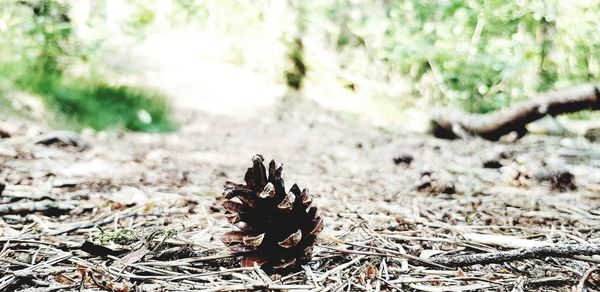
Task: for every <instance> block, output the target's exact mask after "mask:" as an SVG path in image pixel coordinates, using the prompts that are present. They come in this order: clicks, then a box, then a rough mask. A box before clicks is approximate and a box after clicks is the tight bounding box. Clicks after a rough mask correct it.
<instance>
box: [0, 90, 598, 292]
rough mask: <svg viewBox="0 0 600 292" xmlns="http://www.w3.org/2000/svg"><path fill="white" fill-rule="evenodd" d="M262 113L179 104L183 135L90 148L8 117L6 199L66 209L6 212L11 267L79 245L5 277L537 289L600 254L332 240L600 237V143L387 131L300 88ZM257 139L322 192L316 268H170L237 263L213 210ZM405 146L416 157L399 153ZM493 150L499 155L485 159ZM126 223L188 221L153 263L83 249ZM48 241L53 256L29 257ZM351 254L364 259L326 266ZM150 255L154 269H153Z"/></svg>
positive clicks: (574, 277) (289, 174)
mask: <svg viewBox="0 0 600 292" xmlns="http://www.w3.org/2000/svg"><path fill="white" fill-rule="evenodd" d="M252 112H253V113H254V114H249V115H215V114H206V113H203V112H201V111H198V110H196V109H192V110H182V109H180V110H178V112H177V117H178V119H179V120H181V121H182V122H183V123H184V124H183V125H182V127H181V130H180V131H179V132H177V133H173V134H168V135H157V134H144V133H100V134H94V135H83V137H82V139H83V140H84V141H86V142H87V143H88V144H89V145H90V146H91V147H90V148H89V149H86V150H84V151H79V149H77V148H75V147H56V146H52V145H51V146H44V145H36V144H34V142H35V141H36V139H38V137H39V135H38V133H39V132H40V130H36V128H35V127H34V126H32V125H30V124H23V123H20V122H17V121H4V122H3V123H2V124H1V126H2V128H3V129H5V130H7V131H8V132H9V133H11V135H12V137H11V138H7V139H2V140H1V141H2V142H1V143H0V162H1V164H2V168H1V169H0V181H4V182H6V184H7V189H6V191H5V193H4V195H3V196H2V203H3V205H2V206H8V205H11V206H17V204H20V203H24V202H28V201H35V202H45V204H47V203H52V204H54V205H52V206H54V207H53V208H54V209H51V208H50V209H48V208H47V209H46V210H42V211H41V212H31V211H27V210H23V211H22V212H21V215H20V216H16V215H14V214H10V212H9V213H3V214H1V216H2V221H0V233H1V234H0V241H2V242H3V243H4V247H5V248H4V250H3V251H2V255H3V257H4V258H7V259H10V261H8V262H3V263H2V264H1V265H2V268H3V269H4V270H9V271H16V270H19V269H22V268H23V267H22V266H21V267H20V266H19V264H16V263H18V262H20V261H22V260H23V259H24V258H25V257H27V261H29V263H31V262H33V263H38V262H39V263H43V262H44V261H48V260H51V259H52V258H53V257H55V256H60V255H61V254H64V253H65V251H69V252H70V253H71V254H74V255H75V256H76V258H70V259H64V260H61V261H58V262H57V263H53V264H49V265H50V266H51V267H52V268H51V269H50V270H49V272H46V273H44V272H43V271H41V270H35V272H33V273H31V274H28V275H33V276H18V277H16V278H14V279H13V280H10V279H8V280H7V278H2V279H0V286H1V287H9V288H10V287H12V288H25V287H42V286H40V285H42V284H40V283H46V284H50V285H59V286H60V285H63V286H64V287H71V288H72V287H75V286H77V285H79V283H81V273H80V272H79V271H80V270H81V267H84V268H83V269H84V270H86V271H87V272H86V273H90V274H93V275H95V277H96V278H99V279H101V280H102V281H107V282H106V283H109V282H110V285H112V286H111V287H113V288H115V289H117V288H123V287H129V288H130V289H131V288H133V287H134V286H136V287H138V288H139V289H146V290H153V289H156V288H157V287H168V288H171V289H208V288H214V289H217V288H221V289H225V288H227V287H230V288H235V287H237V288H240V287H267V286H268V285H275V286H268V287H283V288H286V287H287V288H293V287H296V286H290V285H299V286H297V287H296V288H301V289H305V288H310V287H313V288H315V287H330V288H336V287H337V288H340V287H342V288H343V287H354V288H356V289H367V287H369V288H368V289H374V288H375V286H377V285H379V287H382V289H384V288H385V289H394V288H396V289H398V288H399V287H402V289H413V290H424V289H428V287H429V288H431V289H433V288H439V287H441V286H452V287H454V288H455V289H462V288H461V287H463V286H464V287H465V289H467V288H469V285H474V286H473V287H475V288H480V289H484V290H494V291H495V290H507V289H508V290H510V289H512V288H513V287H518V285H522V286H523V287H525V288H524V289H525V290H536V289H541V290H544V291H549V290H553V289H555V290H561V291H570V289H571V287H573V286H574V285H576V284H577V283H578V281H579V280H580V278H581V277H582V275H583V274H584V272H585V271H586V270H588V269H589V268H590V267H592V266H593V265H592V264H590V263H589V262H588V261H581V260H571V259H532V260H525V261H517V262H513V263H503V264H492V265H487V266H474V267H467V268H463V269H462V270H456V269H450V270H449V271H450V272H451V273H448V272H449V271H445V272H444V271H437V270H436V269H431V268H427V267H423V266H421V265H419V264H418V263H414V262H407V261H406V260H404V259H402V258H401V257H393V256H392V257H390V256H388V257H385V256H384V257H382V256H375V255H372V256H366V257H362V256H359V255H354V254H352V252H350V254H347V253H346V254H345V253H340V252H339V251H337V252H336V251H332V250H330V249H329V248H331V247H335V248H341V249H346V250H348V249H350V250H364V251H368V250H369V249H360V248H355V247H354V248H353V247H351V246H349V245H347V244H348V243H360V244H363V245H369V246H373V247H378V248H385V249H392V250H395V251H396V252H403V253H404V252H406V253H409V254H412V255H415V256H421V257H425V256H427V255H431V254H435V253H439V252H440V251H443V252H444V253H445V254H454V253H461V252H467V253H473V252H481V251H482V250H487V251H490V250H492V251H493V250H497V249H502V248H501V247H498V246H497V245H494V244H492V243H486V244H483V243H481V242H477V237H475V238H473V237H468V236H469V234H472V233H486V234H496V235H506V236H508V235H510V236H518V237H520V238H522V239H527V240H530V241H535V242H551V243H574V242H584V243H596V242H597V240H598V236H599V228H598V226H600V225H599V223H600V212H598V210H599V207H600V197H599V195H598V194H599V193H600V189H599V186H600V148H599V147H598V144H590V143H589V142H587V141H585V140H581V139H571V138H569V139H559V138H551V137H534V136H531V137H527V138H526V139H524V140H522V141H520V142H518V143H516V144H499V143H496V144H494V143H490V142H487V141H482V140H477V139H476V140H469V141H442V140H436V139H432V138H430V137H428V136H414V135H407V134H402V133H391V132H386V131H384V130H381V129H378V128H375V127H372V126H370V125H367V124H363V123H361V122H360V121H352V120H347V119H344V118H341V117H340V116H338V115H336V114H335V113H331V112H328V111H325V110H322V109H319V107H317V106H316V105H314V104H313V103H311V102H308V101H306V100H303V99H301V98H291V97H289V98H285V99H284V100H282V101H281V102H275V103H274V104H273V105H272V106H266V107H256V108H252ZM41 132H46V130H43V129H42V130H41ZM255 153H262V154H263V155H264V156H265V158H267V159H270V158H275V159H277V160H278V161H281V162H283V163H284V167H285V174H286V182H288V186H289V185H291V183H293V182H297V183H298V184H299V185H300V186H301V187H308V188H310V189H311V190H312V191H313V192H314V193H316V194H317V196H316V205H317V206H318V207H319V208H320V212H321V214H323V215H324V217H325V230H324V232H323V236H322V238H321V243H320V244H321V246H320V247H318V248H317V249H316V250H315V256H314V260H313V261H312V262H311V264H310V267H311V273H312V274H313V275H315V277H317V280H314V279H312V280H311V278H310V274H306V273H299V274H296V275H295V276H293V277H288V278H284V279H283V280H280V281H275V282H271V283H270V284H269V283H268V282H265V279H264V277H262V276H260V274H256V272H253V271H246V270H240V271H238V272H235V271H236V270H232V271H228V270H225V271H223V272H222V274H216V275H212V274H211V275H205V276H198V277H197V278H194V279H188V280H184V281H181V280H176V278H172V279H171V278H169V277H171V276H172V277H176V276H181V275H184V274H189V273H192V274H194V273H196V274H197V273H200V274H202V273H205V272H208V271H214V270H215V269H218V267H219V266H221V267H228V268H233V267H235V262H223V261H222V260H221V261H219V260H217V261H207V260H205V259H204V257H205V256H207V255H208V256H213V255H215V254H217V255H219V254H223V252H224V249H223V246H222V244H221V243H220V241H219V236H220V234H222V233H223V232H224V231H226V230H228V229H230V228H231V227H230V226H229V225H228V224H227V223H226V222H225V220H224V219H223V217H222V215H220V214H219V213H213V211H212V210H213V209H214V202H215V197H216V196H218V195H220V192H221V185H222V183H223V182H225V181H227V180H233V181H238V182H239V181H241V180H242V178H243V173H244V170H245V168H246V167H248V166H249V165H250V157H251V156H252V155H253V154H255ZM401 155H405V156H407V157H408V156H410V157H412V158H413V159H412V161H411V162H410V163H402V162H399V163H398V164H396V163H394V158H395V157H399V156H401ZM405 160H406V159H405ZM488 160H493V162H496V164H497V165H496V167H499V168H484V167H483V163H484V162H485V161H488ZM561 170H568V171H569V172H570V173H572V174H573V175H574V178H575V184H576V186H577V189H576V190H568V189H567V190H565V191H560V190H557V189H553V188H552V187H551V182H550V180H549V177H550V176H549V175H550V174H552V173H553V172H555V171H561ZM42 205H43V204H42ZM29 207H31V206H29ZM46 207H47V205H46ZM61 208H63V209H64V210H62V209H61ZM42 209H43V208H42ZM94 225H99V226H101V227H100V228H101V229H99V228H97V227H94ZM100 230H102V231H100ZM123 230H133V232H134V233H135V235H136V236H137V237H138V238H145V239H146V240H149V242H152V240H156V241H160V237H159V238H154V239H148V238H149V235H150V234H155V233H156V232H157V231H160V232H163V233H164V231H165V230H175V235H173V236H172V237H170V238H168V240H167V241H166V242H167V245H166V247H168V248H170V249H171V253H170V254H169V253H167V255H165V254H164V253H160V252H152V253H148V254H147V255H145V257H144V258H141V259H138V260H137V261H135V262H140V263H143V265H141V266H140V265H136V264H135V263H132V265H133V266H132V267H130V268H128V269H126V270H124V271H123V272H120V270H118V269H114V266H111V265H114V263H113V262H114V261H113V260H112V259H110V258H107V257H103V256H99V255H95V256H90V255H89V254H88V253H85V252H82V251H80V250H79V246H80V245H81V243H82V242H83V241H84V240H94V241H96V242H99V241H101V240H102V238H105V239H106V237H107V236H108V235H107V234H109V233H110V232H112V231H119V232H123ZM160 232H159V234H163V233H160ZM119 234H122V233H119ZM11 238H12V239H13V240H12V241H11ZM333 238H337V240H333ZM16 239H19V240H28V241H31V242H37V243H31V242H30V243H23V242H21V243H19V241H18V240H16ZM102 242H103V244H105V245H106V246H108V247H110V248H113V249H117V250H119V249H125V250H128V249H137V248H139V247H140V246H139V243H126V244H124V245H117V244H115V243H114V238H113V241H112V242H111V241H110V240H108V241H106V242H105V241H102ZM40 246H42V247H43V248H42V249H41V252H42V255H38V256H37V257H36V258H35V259H34V258H32V256H33V255H34V253H35V251H36V250H37V249H38V248H39V247H40ZM166 247H165V248H166ZM168 248H167V250H168ZM190 248H191V249H190ZM161 250H162V249H161ZM161 255H162V256H161ZM190 259H196V260H198V261H200V262H198V263H197V264H193V265H191V266H190V269H181V268H178V269H174V268H167V269H165V268H164V267H162V266H161V265H159V264H158V263H159V262H161V261H165V260H177V261H184V262H185V261H186V260H190ZM596 260H597V259H596ZM346 262H351V264H349V265H346V266H343V267H344V269H340V270H339V271H338V272H336V273H334V274H332V275H331V276H330V277H324V278H320V277H321V276H323V275H325V274H324V273H326V272H327V271H329V270H331V269H333V268H335V267H338V266H339V265H340V264H342V263H346ZM370 266H373V267H376V268H378V269H379V270H380V271H381V269H383V266H385V271H386V274H385V275H382V276H381V277H382V279H383V280H379V281H378V280H374V278H368V277H367V276H365V269H367V268H368V267H370ZM27 267H30V266H27ZM77 267H80V268H77ZM111 267H113V268H111ZM143 267H147V268H152V269H154V272H149V271H147V270H146V271H145V272H144V268H143ZM192 268H193V269H192ZM78 269H79V270H78ZM123 273H125V274H123ZM232 273H233V275H234V277H233V278H232V277H231V275H232ZM236 273H242V274H243V275H241V276H239V275H238V274H236ZM17 275H19V274H18V273H17ZM142 275H159V276H161V277H162V278H161V277H157V278H156V279H153V278H152V277H148V279H146V278H143V277H142ZM169 275H171V276H169ZM236 275H237V276H236ZM344 275H346V276H344ZM457 275H458V276H457ZM32 277H33V278H32ZM140 277H141V278H140ZM457 277H458V278H460V277H466V278H469V279H471V280H468V281H466V280H457ZM11 279H12V278H11ZM136 279H138V280H136ZM140 279H143V280H140ZM336 279H337V280H336ZM477 279H484V280H477ZM491 279H494V280H493V281H492V282H491V283H490V282H489V280H491ZM520 279H521V280H520ZM523 279H524V280H523ZM9 280H10V281H9ZM33 280H36V281H37V282H36V281H33ZM39 281H41V282H39ZM315 281H316V282H315ZM432 281H435V282H432ZM519 281H521V282H519ZM523 281H524V282H523ZM519 283H522V284H519ZM5 284H6V286H4V285H5ZM105 285H108V284H105ZM240 285H242V286H240ZM243 285H246V286H243ZM248 285H250V286H248ZM252 285H254V286H252ZM256 285H258V286H256ZM261 285H262V286H261ZM264 285H267V286H264ZM276 285H280V286H276ZM348 285H350V286H348ZM100 286H101V285H99V284H97V283H94V282H93V281H91V280H90V279H89V278H88V280H85V281H84V287H87V288H89V289H92V290H95V289H100V288H99V287H100ZM361 287H362V288H361ZM69 289H70V288H69Z"/></svg>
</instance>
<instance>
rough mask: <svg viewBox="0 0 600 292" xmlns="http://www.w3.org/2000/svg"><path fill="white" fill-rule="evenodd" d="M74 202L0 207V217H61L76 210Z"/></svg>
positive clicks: (19, 204) (23, 203) (17, 204)
mask: <svg viewBox="0 0 600 292" xmlns="http://www.w3.org/2000/svg"><path fill="white" fill-rule="evenodd" d="M75 207H76V205H75V203H73V202H66V201H53V200H42V201H39V202H22V203H21V202H18V203H12V204H3V205H0V215H7V214H19V215H25V214H31V213H38V212H40V213H44V214H46V215H51V216H52V215H61V214H64V213H67V212H69V211H71V210H73V209H75Z"/></svg>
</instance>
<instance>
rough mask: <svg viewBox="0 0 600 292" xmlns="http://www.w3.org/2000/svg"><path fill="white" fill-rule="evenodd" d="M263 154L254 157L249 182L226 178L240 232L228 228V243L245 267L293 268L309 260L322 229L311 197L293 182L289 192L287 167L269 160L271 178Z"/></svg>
mask: <svg viewBox="0 0 600 292" xmlns="http://www.w3.org/2000/svg"><path fill="white" fill-rule="evenodd" d="M263 161H264V159H263V157H262V156H261V155H259V154H257V155H255V156H254V157H253V158H252V163H253V166H252V167H251V168H248V171H246V175H245V177H244V180H245V181H246V184H236V183H233V182H226V183H225V185H224V188H225V191H224V195H225V198H226V199H227V200H226V201H225V202H223V208H224V209H225V210H227V211H226V214H225V215H226V217H227V219H228V220H229V222H231V223H232V224H235V225H236V226H237V227H239V231H231V232H227V233H226V234H225V235H224V236H223V239H222V240H223V242H224V243H225V244H226V245H227V246H228V247H229V249H230V250H231V251H233V252H234V253H235V254H238V255H241V256H242V261H241V265H242V266H244V267H248V266H250V267H251V266H254V264H257V265H259V266H261V267H262V268H263V269H264V270H266V271H281V270H293V269H295V268H298V267H300V265H302V264H306V263H307V262H308V261H309V260H310V257H311V256H312V247H313V245H314V243H315V241H316V238H317V235H318V233H319V232H321V230H322V229H323V219H322V218H321V217H319V216H317V215H316V214H317V208H316V207H310V208H309V206H310V205H311V202H312V196H311V195H310V194H309V193H308V190H307V189H304V190H302V191H300V188H299V187H298V186H297V185H296V184H294V185H293V186H292V188H291V189H290V191H289V192H287V193H286V191H285V187H284V184H283V177H282V174H281V172H282V170H283V166H282V165H279V166H277V165H276V164H275V161H274V160H271V162H270V163H269V173H268V176H267V173H266V170H265V166H264V165H263Z"/></svg>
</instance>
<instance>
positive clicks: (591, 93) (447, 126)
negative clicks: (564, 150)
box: [432, 84, 600, 141]
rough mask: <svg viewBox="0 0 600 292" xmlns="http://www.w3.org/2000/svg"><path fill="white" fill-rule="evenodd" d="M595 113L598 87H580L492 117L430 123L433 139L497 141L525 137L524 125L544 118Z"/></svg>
mask: <svg viewBox="0 0 600 292" xmlns="http://www.w3.org/2000/svg"><path fill="white" fill-rule="evenodd" d="M598 109H600V90H599V88H598V86H596V85H593V84H584V85H579V86H575V87H571V88H567V89H562V90H557V91H553V92H548V93H545V94H542V95H540V96H537V97H534V98H532V99H530V100H528V101H525V102H522V103H518V104H515V105H514V106H513V107H510V108H508V109H506V110H504V111H498V112H495V113H492V114H484V115H482V114H466V113H463V112H457V111H455V112H442V113H439V114H436V115H434V117H433V121H432V122H433V135H434V136H436V137H438V138H444V139H456V138H460V137H463V136H465V135H476V136H480V137H482V138H485V139H488V140H492V141H497V140H499V139H500V137H502V136H504V135H507V134H510V133H512V132H515V133H516V134H517V138H520V137H522V136H524V135H525V134H527V129H526V125H527V124H529V123H531V122H533V121H535V120H538V119H541V118H543V117H544V116H546V115H551V116H556V115H559V114H565V113H573V112H578V111H582V110H598Z"/></svg>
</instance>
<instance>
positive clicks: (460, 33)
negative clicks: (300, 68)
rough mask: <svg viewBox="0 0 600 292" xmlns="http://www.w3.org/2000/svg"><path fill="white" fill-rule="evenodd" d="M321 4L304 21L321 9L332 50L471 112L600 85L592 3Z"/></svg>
mask: <svg viewBox="0 0 600 292" xmlns="http://www.w3.org/2000/svg"><path fill="white" fill-rule="evenodd" d="M326 2H327V3H326V4H323V5H325V6H326V7H325V9H321V10H319V9H313V10H311V11H313V15H312V16H313V17H314V18H319V15H318V14H320V13H322V12H320V11H325V13H324V14H325V16H326V17H327V19H328V20H329V21H330V22H331V23H333V24H334V26H333V27H335V28H336V29H335V30H332V29H329V31H328V32H327V33H328V35H329V38H330V39H333V40H335V45H336V47H337V50H338V51H339V52H344V51H353V50H354V51H356V50H365V51H366V52H367V54H368V56H369V58H371V59H372V61H371V62H372V63H378V62H380V63H384V64H386V66H387V68H388V70H389V72H390V73H389V74H393V73H394V72H401V73H402V75H404V76H406V77H408V78H410V79H411V80H412V85H413V90H414V93H415V95H420V96H425V97H431V98H432V99H433V100H435V101H438V102H442V103H446V102H451V103H454V104H457V105H460V106H462V107H463V108H464V109H466V110H468V111H471V112H489V111H493V110H497V109H499V108H501V107H503V106H506V105H509V104H510V103H511V102H512V101H514V100H519V99H523V98H525V97H527V96H531V95H533V94H535V93H536V92H539V91H546V90H549V89H553V88H555V87H557V86H566V85H570V84H574V83H582V82H590V81H598V80H600V72H599V71H600V61H599V59H598V57H597V56H600V35H598V34H597V33H594V32H593V31H594V30H597V28H598V27H600V17H599V16H600V12H599V11H600V3H599V2H595V1H587V2H586V1H575V2H573V3H570V2H568V3H567V2H560V1H550V0H530V1H526V0H523V1H516V2H510V1H499V0H490V1H475V0H442V1H431V0H426V1H416V0H411V1H382V2H375V3H374V2H372V1H351V0H331V1H326ZM349 55H350V56H351V54H349ZM347 61H348V62H347V64H352V62H353V60H352V59H348V60H347Z"/></svg>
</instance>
